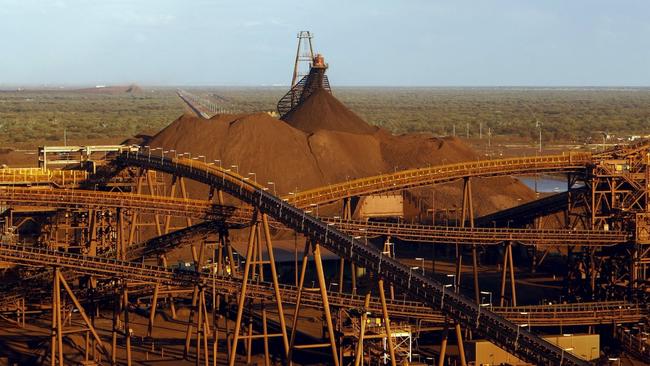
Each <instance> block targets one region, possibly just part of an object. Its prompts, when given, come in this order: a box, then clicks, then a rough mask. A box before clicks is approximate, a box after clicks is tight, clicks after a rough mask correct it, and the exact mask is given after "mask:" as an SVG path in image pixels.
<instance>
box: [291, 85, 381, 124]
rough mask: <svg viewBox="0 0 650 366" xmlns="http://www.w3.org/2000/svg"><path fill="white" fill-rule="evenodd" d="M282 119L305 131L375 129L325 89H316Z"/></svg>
mask: <svg viewBox="0 0 650 366" xmlns="http://www.w3.org/2000/svg"><path fill="white" fill-rule="evenodd" d="M283 120H284V121H285V122H287V123H288V124H290V125H291V126H293V127H295V128H297V129H299V130H302V131H305V132H307V133H315V132H317V131H320V130H328V131H340V132H348V133H354V134H372V133H374V132H375V131H376V130H377V128H376V127H373V126H371V125H369V124H368V123H366V121H364V120H362V119H361V118H360V117H359V116H357V115H356V114H355V113H354V112H352V111H351V110H349V109H348V108H347V107H346V106H345V105H343V103H341V102H340V101H339V100H338V99H336V98H335V97H334V96H333V95H332V94H331V93H330V92H328V91H327V90H325V89H318V90H316V91H315V92H314V93H312V94H311V95H310V96H309V98H307V99H306V100H305V101H304V102H303V103H302V104H300V105H299V106H298V107H296V109H294V110H292V111H291V112H289V114H287V115H286V116H285V117H284V118H283Z"/></svg>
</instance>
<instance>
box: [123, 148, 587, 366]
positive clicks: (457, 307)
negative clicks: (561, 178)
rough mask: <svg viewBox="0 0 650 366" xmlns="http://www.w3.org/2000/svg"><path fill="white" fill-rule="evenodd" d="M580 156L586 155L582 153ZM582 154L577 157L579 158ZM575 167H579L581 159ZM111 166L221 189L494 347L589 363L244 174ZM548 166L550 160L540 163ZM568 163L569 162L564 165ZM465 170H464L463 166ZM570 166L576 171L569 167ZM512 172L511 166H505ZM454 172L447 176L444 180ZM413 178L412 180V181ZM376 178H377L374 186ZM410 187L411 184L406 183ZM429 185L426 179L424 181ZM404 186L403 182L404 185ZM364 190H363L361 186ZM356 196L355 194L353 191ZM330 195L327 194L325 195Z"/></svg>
mask: <svg viewBox="0 0 650 366" xmlns="http://www.w3.org/2000/svg"><path fill="white" fill-rule="evenodd" d="M585 156H589V155H588V154H586V155H585ZM585 158H586V157H583V159H585ZM572 159H573V155H572V156H571V157H569V156H567V157H566V158H564V157H561V158H560V157H559V158H558V159H557V160H558V161H557V163H556V166H555V167H554V168H555V170H556V171H557V169H558V167H561V166H564V167H566V166H567V164H568V163H570V162H572V161H573V160H572ZM577 160H580V164H575V165H576V166H579V167H584V165H585V162H584V160H582V159H577ZM116 162H117V164H118V165H120V166H123V167H127V166H136V167H142V168H146V169H153V170H157V171H161V172H165V173H169V174H175V175H179V176H183V177H187V178H189V179H193V180H196V181H198V182H202V183H205V184H207V185H211V186H214V187H217V188H219V189H221V190H222V191H224V192H226V193H228V194H230V195H232V196H234V197H236V198H238V199H240V200H242V201H244V202H246V203H248V204H250V205H252V206H254V207H256V208H257V209H258V210H260V212H262V213H264V214H267V215H269V216H270V217H272V218H274V219H275V220H277V221H279V222H281V223H282V224H284V225H285V226H287V227H289V228H293V229H294V230H296V231H297V232H300V233H302V234H303V235H305V236H306V237H307V238H309V239H310V240H312V241H314V242H317V243H319V244H320V245H322V246H324V247H325V248H327V249H329V250H331V251H332V252H334V253H336V254H337V255H339V256H341V257H343V258H347V259H348V260H351V261H353V262H354V263H356V264H357V265H359V266H362V267H365V268H367V269H368V270H370V271H372V272H375V273H377V274H378V275H379V276H381V277H382V278H384V279H385V280H386V281H388V282H390V283H392V284H393V285H394V286H396V287H399V288H400V289H402V290H404V291H407V292H409V293H410V294H411V295H412V296H413V297H414V298H416V299H419V300H420V301H422V302H423V303H425V304H426V305H428V306H430V307H431V308H439V309H440V310H441V311H442V313H443V314H444V315H447V316H449V317H450V318H452V319H454V320H456V321H458V322H459V323H461V324H462V325H463V326H465V327H468V328H470V329H472V330H473V332H474V333H475V334H476V335H477V336H479V337H485V338H486V339H488V340H490V341H491V342H493V343H495V344H496V345H497V346H499V347H501V348H503V349H505V350H507V351H509V352H511V353H514V354H516V355H517V356H518V357H520V358H522V359H524V360H526V361H528V362H531V363H534V364H536V365H548V366H556V365H589V362H587V361H583V360H581V359H579V358H578V357H576V356H574V355H571V354H567V353H566V352H563V350H562V349H560V348H559V347H557V346H554V345H552V344H551V343H549V342H547V341H545V340H543V339H542V338H540V337H538V336H536V335H534V334H532V333H530V332H528V331H526V330H522V329H518V328H519V327H517V326H516V325H515V324H513V323H511V322H509V321H507V320H506V319H504V318H502V317H500V316H498V315H496V314H494V313H492V312H490V311H488V310H486V309H482V308H481V307H479V306H478V305H477V304H475V303H474V302H473V301H472V300H470V299H469V298H467V297H465V296H462V295H459V294H455V293H453V292H447V291H445V287H444V285H442V284H441V283H439V282H437V281H434V280H432V279H430V278H427V277H425V276H422V275H421V274H418V273H413V271H411V270H410V268H409V267H407V266H405V265H403V264H401V263H399V262H398V261H396V260H394V259H392V258H388V257H385V256H383V255H382V253H381V252H380V251H379V250H377V249H376V248H374V247H370V246H365V245H364V244H363V243H362V242H361V241H358V240H356V239H354V238H352V237H351V236H349V235H347V234H345V233H343V232H341V231H339V230H338V229H336V228H334V227H333V225H329V224H327V223H325V222H323V221H321V220H319V219H317V218H315V217H313V216H311V215H309V214H307V213H305V211H303V210H301V209H299V208H297V207H295V206H294V205H292V204H289V203H288V202H287V201H285V200H283V199H281V198H278V197H276V196H274V195H272V194H270V193H268V192H267V189H266V188H264V187H262V186H260V185H258V184H255V183H253V182H250V181H249V180H248V179H247V178H244V177H241V176H239V175H236V174H234V173H232V172H227V171H225V170H223V169H219V168H218V167H215V166H211V165H207V164H204V163H201V162H198V161H196V160H191V159H182V158H180V159H179V158H175V159H172V158H165V157H161V158H158V157H155V158H154V159H151V157H150V156H148V155H145V154H142V153H139V152H138V153H130V152H126V153H122V154H120V155H119V156H118V157H117V160H116ZM472 165H473V163H470V164H468V168H466V169H457V172H458V174H463V176H466V175H470V176H472V175H477V176H478V175H480V174H479V171H480V170H481V169H482V168H481V167H480V166H479V167H477V170H478V171H477V172H476V174H472V171H471V169H470V166H472ZM518 165H519V168H518V169H519V170H523V169H524V167H523V166H524V165H525V162H524V161H520V162H519V163H518ZM544 165H545V166H549V167H550V166H551V165H553V164H551V163H545V164H544ZM569 165H570V164H569ZM468 169H469V170H468ZM571 169H577V167H573V168H571ZM511 170H512V171H514V170H517V169H511ZM453 175H454V174H451V175H450V174H447V178H446V179H450V178H451V177H452V176H453ZM416 181H417V180H416ZM378 183H379V182H377V184H378ZM411 184H412V185H415V184H416V183H411ZM429 184H430V183H429ZM407 185H408V184H407ZM365 191H366V192H367V191H369V189H365ZM355 194H356V193H355ZM329 196H330V197H331V196H334V195H332V194H330V195H329Z"/></svg>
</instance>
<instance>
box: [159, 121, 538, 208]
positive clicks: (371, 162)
mask: <svg viewBox="0 0 650 366" xmlns="http://www.w3.org/2000/svg"><path fill="white" fill-rule="evenodd" d="M149 145H151V146H152V147H162V148H164V149H165V150H169V149H175V150H176V151H178V153H183V152H191V153H192V156H198V155H203V156H205V157H206V160H207V161H214V160H215V159H220V160H221V161H222V165H223V166H224V167H230V166H231V165H236V166H237V168H233V169H237V170H238V171H239V173H240V174H241V175H244V176H246V175H248V173H249V172H254V173H255V175H251V176H250V177H251V179H257V181H258V182H260V183H262V184H266V183H267V182H269V181H273V182H275V184H276V186H275V188H276V191H277V193H278V194H279V195H284V194H287V193H288V192H292V191H295V190H296V189H297V190H298V191H303V190H306V189H310V188H315V187H320V186H325V185H328V184H333V183H338V182H342V181H345V180H348V179H355V178H361V177H366V176H372V175H377V174H381V173H388V172H392V171H394V170H395V169H396V168H397V169H400V170H401V169H407V168H417V167H427V166H431V165H436V164H444V163H454V162H460V161H468V160H475V159H476V158H477V155H476V154H475V153H474V152H473V151H472V150H471V149H469V148H468V147H467V146H466V145H465V144H463V143H462V142H461V141H460V140H458V139H456V138H436V137H433V136H430V135H423V134H409V135H403V136H393V135H391V134H389V133H388V132H386V131H383V130H377V131H376V132H375V133H374V134H356V133H349V132H341V131H331V130H324V129H320V130H317V131H315V132H313V133H307V132H304V131H301V130H299V129H297V128H294V127H292V126H290V125H289V124H287V123H284V122H283V121H280V120H278V119H275V118H273V117H271V116H269V115H268V114H266V113H258V114H249V115H246V114H239V115H216V116H214V117H213V118H211V119H203V118H199V117H196V116H193V115H189V114H188V115H184V116H182V117H180V118H179V119H177V120H176V121H174V122H173V123H172V124H170V125H169V126H168V127H167V128H165V129H163V130H162V131H160V132H159V133H158V134H157V135H155V136H153V137H152V139H151V140H150V141H149ZM460 187H461V186H460V185H450V186H448V187H444V188H443V187H440V188H438V189H439V190H440V195H437V196H436V197H437V198H436V200H437V201H438V202H439V203H438V204H436V206H438V205H439V204H440V205H442V204H443V203H448V204H449V205H452V206H453V205H454V204H459V203H460V197H461V188H460ZM270 188H271V189H272V186H270ZM190 190H191V191H193V193H194V196H195V197H197V198H205V195H204V194H205V192H204V190H199V189H198V188H196V186H195V187H194V188H193V189H192V188H190ZM474 192H475V196H476V197H479V195H480V197H481V199H480V200H478V199H475V203H476V206H477V208H476V209H477V212H476V213H477V215H480V214H484V213H488V212H491V211H494V210H497V209H502V208H506V207H510V206H512V205H514V204H516V203H518V202H520V201H527V200H530V199H532V198H533V197H534V196H533V193H532V192H531V191H530V190H529V189H527V188H526V187H524V186H523V185H522V184H521V183H518V182H517V181H516V180H515V179H512V178H509V177H503V178H494V179H489V180H478V181H476V184H475V185H474ZM426 194H428V193H426V192H423V193H422V195H424V196H426ZM445 197H447V198H446V199H445ZM438 207H439V206H438Z"/></svg>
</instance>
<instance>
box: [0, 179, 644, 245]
mask: <svg viewBox="0 0 650 366" xmlns="http://www.w3.org/2000/svg"><path fill="white" fill-rule="evenodd" d="M0 203H3V204H6V205H34V206H45V207H57V208H61V207H68V208H80V207H83V208H88V209H90V208H95V209H101V208H105V207H113V208H116V207H120V208H126V209H130V210H137V211H139V212H143V213H153V214H159V215H170V216H175V217H191V218H196V219H201V220H214V221H220V222H224V223H225V224H226V225H227V226H229V227H234V228H239V227H243V226H247V225H248V224H249V223H250V222H251V217H252V211H251V210H247V209H240V208H235V207H230V206H221V205H217V204H213V203H211V202H208V201H206V200H197V199H186V198H172V197H161V196H151V195H144V194H135V193H123V192H105V191H93V190H83V189H59V188H20V187H11V188H4V187H0ZM322 220H323V221H325V222H327V223H332V224H334V226H335V227H336V228H338V229H339V230H341V231H343V232H345V233H347V234H349V235H353V236H367V237H375V236H387V235H389V236H392V237H395V238H399V239H401V240H404V241H415V242H422V243H427V242H429V243H438V244H467V245H470V244H482V245H494V244H500V243H503V242H505V241H514V242H519V243H521V244H524V245H537V246H544V245H550V246H576V245H579V246H590V247H598V246H612V245H617V244H621V243H626V242H628V240H630V239H631V238H630V235H629V233H626V232H623V231H604V230H567V229H518V228H480V227H476V228H472V227H451V226H430V225H415V224H404V223H383V222H371V221H357V220H341V219H333V218H322ZM271 224H272V226H275V227H282V225H280V224H279V223H278V222H271Z"/></svg>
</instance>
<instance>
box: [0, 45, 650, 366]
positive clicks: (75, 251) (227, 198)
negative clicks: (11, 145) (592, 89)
mask: <svg viewBox="0 0 650 366" xmlns="http://www.w3.org/2000/svg"><path fill="white" fill-rule="evenodd" d="M298 39H299V44H298V56H297V57H296V68H295V70H296V71H295V72H294V78H293V82H292V88H291V90H290V91H289V92H288V93H287V94H286V95H285V96H284V97H283V98H282V99H281V100H280V101H279V103H278V105H277V115H279V116H280V119H281V120H282V119H283V118H289V119H290V117H291V116H292V115H293V116H295V115H296V113H297V112H296V111H297V110H298V109H299V108H301V106H304V105H306V104H307V103H310V100H312V101H313V98H314V97H315V96H317V95H321V96H322V95H325V96H324V97H323V98H332V96H331V95H332V88H331V87H330V84H329V80H328V79H327V76H326V74H325V73H326V70H327V68H328V65H327V64H326V63H325V60H324V58H323V56H321V55H319V54H314V53H313V50H312V46H311V35H310V34H308V33H301V34H300V35H299V38H298ZM305 50H307V51H306V52H307V54H306V55H305V53H304V51H305ZM305 60H306V61H307V63H308V64H309V69H308V71H307V72H305V73H304V74H300V72H298V64H299V62H302V61H305ZM323 93H326V94H323ZM178 95H179V97H180V98H181V99H182V100H183V101H184V102H185V103H186V104H187V106H188V108H189V109H190V110H191V111H192V112H193V113H195V114H197V115H198V117H197V118H201V119H209V118H219V117H218V116H219V115H220V114H222V111H221V110H220V109H219V107H218V106H217V105H216V104H211V102H210V101H208V100H206V99H205V98H204V97H201V96H198V95H195V94H194V93H192V92H191V91H185V90H179V91H178ZM215 114H216V115H217V117H213V116H214V115H215ZM192 153H193V154H194V155H192ZM38 158H39V166H37V167H33V168H10V167H6V168H3V169H0V202H1V203H2V206H3V210H2V216H1V218H2V224H3V227H2V229H3V236H2V241H1V243H0V262H2V264H3V268H5V272H4V279H3V282H2V284H1V286H0V287H1V293H2V297H1V298H0V315H1V317H2V320H1V321H2V322H3V327H4V328H6V329H5V332H8V334H11V335H12V337H15V338H16V339H19V338H21V337H32V338H33V339H37V340H38V342H40V343H42V344H46V345H47V346H46V347H45V349H46V351H45V352H42V353H41V354H36V355H32V354H30V355H28V356H24V357H26V358H25V359H28V360H30V362H32V361H33V362H41V363H50V364H51V365H64V364H83V365H100V364H101V365H109V364H110V365H117V364H120V365H122V364H124V365H132V364H154V365H155V364H163V363H164V362H170V363H168V364H188V365H189V364H196V365H224V364H227V365H230V366H233V365H248V364H254V363H255V364H263V365H271V364H294V365H312V364H327V365H336V366H342V365H355V366H357V365H364V364H365V365H380V364H381V365H385V364H390V365H405V364H410V365H418V364H419V365H439V366H443V365H463V366H465V365H468V364H476V365H478V364H532V365H549V366H551V365H553V366H555V365H590V364H616V363H617V362H620V355H621V354H626V355H630V356H631V357H633V358H635V359H637V360H640V361H641V362H649V360H650V345H649V344H648V342H647V335H648V333H647V332H648V331H650V330H649V329H650V324H649V320H648V316H649V311H650V309H649V308H648V297H649V291H650V286H648V285H649V277H648V276H649V273H648V269H649V267H650V197H649V196H648V191H649V187H650V170H649V165H650V142H648V141H645V140H644V141H640V142H636V143H633V144H625V145H619V146H616V147H614V148H611V149H608V150H603V151H598V152H589V151H571V152H566V153H563V154H555V155H536V156H529V157H513V158H501V159H489V160H480V159H479V160H471V161H465V162H454V163H446V164H437V165H430V166H421V167H416V168H409V169H394V170H393V171H392V172H388V173H383V174H378V175H374V176H365V177H360V178H350V179H346V180H343V181H340V182H332V183H330V184H327V185H323V186H321V187H314V188H310V189H305V190H301V191H298V190H293V191H291V192H278V191H277V189H276V184H275V183H274V182H271V181H267V180H264V181H258V177H257V175H256V173H255V172H246V171H241V172H240V171H239V166H238V165H231V163H230V162H225V161H221V160H218V159H219V157H217V156H209V157H207V156H205V155H199V154H198V153H194V152H190V153H185V152H181V151H178V150H175V149H172V148H171V147H165V146H153V144H150V143H143V144H121V145H114V146H42V147H40V148H39V151H38ZM541 175H552V176H561V177H562V179H564V181H565V182H566V190H565V191H563V192H559V193H555V194H549V195H546V196H540V197H537V198H536V199H533V200H530V201H527V202H522V203H520V204H518V205H514V206H512V207H509V208H506V209H502V210H498V211H496V212H491V213H488V214H485V215H478V214H477V210H476V206H477V201H480V200H484V199H487V198H486V197H482V196H481V194H480V191H479V190H477V189H476V188H477V185H478V184H477V182H482V183H480V184H484V183H485V182H490V181H491V180H493V179H499V178H503V177H518V176H541ZM274 179H275V180H276V181H279V179H281V177H279V176H278V177H277V178H274ZM452 183H453V184H459V185H460V187H461V193H462V194H461V199H460V201H459V202H457V208H458V210H457V212H456V216H450V215H448V214H447V215H446V216H444V217H442V216H441V217H437V216H436V211H435V210H434V209H433V208H432V207H431V206H427V204H426V202H424V201H423V200H422V199H421V197H422V193H421V192H423V191H427V190H428V189H431V188H432V187H438V186H442V185H447V184H452ZM477 192H479V193H477ZM418 195H419V196H418ZM407 201H412V202H413V206H415V207H416V208H417V209H418V210H419V212H418V214H417V215H415V216H414V217H415V218H414V219H412V220H410V222H409V221H408V220H404V219H403V217H404V216H405V213H404V212H400V209H399V208H398V209H397V210H393V211H396V212H398V213H397V214H395V213H391V212H393V211H391V212H388V213H387V212H386V210H384V209H385V207H386V206H390V207H393V206H394V205H393V204H392V203H394V202H398V203H401V205H402V206H405V205H407V203H408V202H407ZM373 202H374V203H373ZM377 202H378V203H377ZM387 202H388V203H387ZM389 203H391V204H389ZM398 206H399V205H398ZM427 208H429V211H427ZM363 210H366V211H364V212H365V213H364V214H360V212H362V211H363ZM373 210H374V212H375V213H376V212H378V211H381V212H380V214H376V215H373ZM382 210H383V211H382ZM389 211H390V210H389ZM287 243H289V244H287ZM294 248H298V249H295V250H294ZM405 248H409V249H405ZM179 252H183V253H186V255H187V256H189V257H191V260H188V261H182V262H179V263H174V262H173V261H172V260H171V259H170V258H172V257H173V258H178V254H172V253H179ZM413 253H415V254H413ZM416 255H417V257H415V256H416ZM523 259H525V260H523ZM546 261H552V262H553V263H554V264H553V265H552V266H551V267H553V268H554V269H555V270H556V271H555V272H553V273H550V271H548V267H545V266H544V265H545V263H546ZM558 273H560V275H558ZM550 276H553V281H555V282H553V281H551V282H553V283H559V284H560V285H559V286H553V285H548V284H545V283H543V281H542V280H539V279H541V278H549V277H550ZM557 276H560V277H561V278H557ZM538 280H539V281H538ZM522 288H526V290H524V291H522ZM531 288H533V289H537V290H530V289H531ZM540 288H541V289H542V290H539V289H540ZM535 291H537V292H535ZM539 291H541V292H547V293H548V295H545V296H546V297H545V298H544V299H543V300H544V301H543V303H540V302H541V301H539V300H541V297H540V296H539V294H538V292H539ZM529 292H530V293H529ZM533 292H535V293H533ZM552 293H558V294H559V295H558V298H557V299H555V298H553V295H551V294H552ZM542 296H544V295H542ZM560 297H561V298H560ZM3 342H4V343H3V344H4V346H3V347H10V346H11V340H5V341H3ZM17 342H18V341H17ZM606 343H607V344H615V345H616V347H609V346H608V347H602V346H604V345H605V344H606ZM16 347H17V348H18V346H16ZM13 352H15V354H16V356H15V357H16V359H20V357H23V356H20V355H19V353H20V352H19V351H18V350H16V351H13ZM25 354H29V352H27V351H25ZM16 362H18V361H16Z"/></svg>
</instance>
